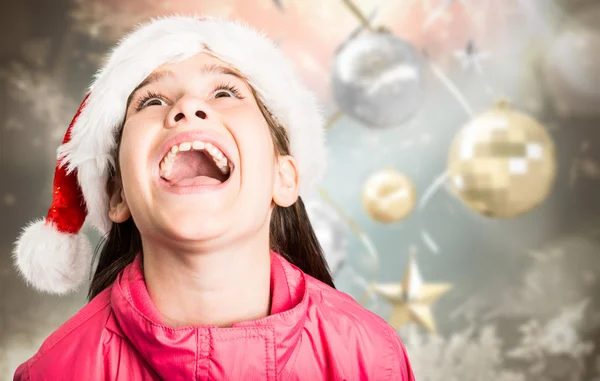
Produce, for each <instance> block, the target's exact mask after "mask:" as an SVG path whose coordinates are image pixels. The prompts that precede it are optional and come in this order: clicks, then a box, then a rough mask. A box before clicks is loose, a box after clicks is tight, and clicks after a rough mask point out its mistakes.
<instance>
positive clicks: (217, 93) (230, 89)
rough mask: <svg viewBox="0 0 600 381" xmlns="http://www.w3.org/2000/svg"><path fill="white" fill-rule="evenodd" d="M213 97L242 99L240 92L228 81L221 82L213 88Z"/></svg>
mask: <svg viewBox="0 0 600 381" xmlns="http://www.w3.org/2000/svg"><path fill="white" fill-rule="evenodd" d="M212 98H213V99H217V98H237V99H244V97H243V96H242V93H241V92H240V91H239V90H238V88H237V87H235V85H232V84H229V83H222V84H220V85H219V86H217V87H216V88H215V90H213V95H212Z"/></svg>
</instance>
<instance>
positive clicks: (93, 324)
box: [14, 287, 112, 380]
mask: <svg viewBox="0 0 600 381" xmlns="http://www.w3.org/2000/svg"><path fill="white" fill-rule="evenodd" d="M111 311H112V310H111V306H110V287H109V288H107V289H106V290H104V291H103V292H101V293H100V294H98V296H96V297H95V298H94V299H93V300H92V301H90V302H89V303H87V304H86V305H85V306H84V307H83V308H81V310H79V311H78V312H77V313H76V314H75V315H73V316H72V317H71V318H70V319H69V320H67V321H66V322H65V323H63V324H62V325H61V326H60V327H58V328H57V329H56V330H55V331H54V332H52V333H51V334H50V335H49V336H48V337H47V338H46V340H44V342H43V343H42V345H41V346H40V348H39V350H38V351H37V353H36V354H35V355H33V357H31V358H30V359H29V360H27V361H26V362H25V363H23V364H21V365H20V366H19V367H18V368H17V370H16V373H15V378H14V379H15V380H29V379H30V377H31V374H33V373H40V372H42V373H44V372H46V371H52V370H58V369H62V364H64V365H65V366H67V368H66V369H69V366H70V365H69V364H72V361H74V360H75V358H76V357H77V355H78V354H82V350H84V348H90V347H94V346H95V347H97V346H98V345H100V343H101V338H102V335H103V331H104V326H105V324H106V322H107V321H108V318H109V316H110V314H111ZM34 370H35V371H34Z"/></svg>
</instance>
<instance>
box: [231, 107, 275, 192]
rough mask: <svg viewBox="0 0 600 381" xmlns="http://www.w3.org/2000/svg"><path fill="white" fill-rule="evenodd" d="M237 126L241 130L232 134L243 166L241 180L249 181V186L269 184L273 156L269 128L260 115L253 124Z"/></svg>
mask: <svg viewBox="0 0 600 381" xmlns="http://www.w3.org/2000/svg"><path fill="white" fill-rule="evenodd" d="M257 119H258V120H257ZM238 126H241V127H242V128H237V129H236V130H235V131H232V132H233V133H234V138H235V140H236V141H237V144H238V147H239V150H240V159H241V163H242V166H243V167H242V171H243V173H242V180H243V181H244V182H248V181H250V182H251V185H252V183H254V184H256V185H257V186H260V184H261V183H266V184H269V183H271V182H272V178H273V168H274V167H273V166H274V165H275V163H274V159H275V155H274V146H273V140H272V138H271V134H270V132H269V126H268V125H267V123H266V122H265V121H264V119H263V118H262V114H261V115H260V118H256V119H255V122H254V123H252V124H250V123H248V122H246V123H245V124H244V123H241V124H239V123H238ZM244 127H245V128H244ZM266 184H265V185H266ZM261 188H262V187H261Z"/></svg>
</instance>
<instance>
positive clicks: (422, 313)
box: [371, 254, 452, 333]
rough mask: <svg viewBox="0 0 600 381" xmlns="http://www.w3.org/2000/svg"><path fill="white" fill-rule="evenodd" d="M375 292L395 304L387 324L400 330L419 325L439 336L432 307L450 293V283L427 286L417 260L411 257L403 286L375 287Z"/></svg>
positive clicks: (373, 288)
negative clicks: (408, 325)
mask: <svg viewBox="0 0 600 381" xmlns="http://www.w3.org/2000/svg"><path fill="white" fill-rule="evenodd" d="M371 288H372V291H373V292H374V293H375V294H377V295H379V296H381V297H383V298H384V299H386V300H387V301H388V302H389V303H390V304H392V312H391V316H390V317H389V319H388V323H389V324H390V325H391V326H392V327H394V328H396V329H398V328H400V327H401V326H403V325H405V324H408V323H412V322H414V323H417V324H419V325H420V326H421V327H423V328H424V329H426V330H427V331H429V332H430V333H435V332H436V324H435V319H434V316H433V314H432V313H431V305H432V304H433V303H434V302H435V301H436V300H438V299H439V298H440V297H441V296H442V295H444V294H445V293H447V292H448V291H450V289H451V288H452V285H450V284H448V283H424V282H423V278H422V277H421V273H420V271H419V268H418V267H417V263H416V261H415V259H414V256H413V255H412V254H411V255H410V258H409V262H408V267H407V269H406V273H405V275H404V279H403V281H402V283H400V284H398V283H389V284H374V285H372V286H371Z"/></svg>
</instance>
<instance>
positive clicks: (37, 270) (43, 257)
mask: <svg viewBox="0 0 600 381" xmlns="http://www.w3.org/2000/svg"><path fill="white" fill-rule="evenodd" d="M13 259H14V261H15V264H16V266H17V269H18V270H19V272H20V273H21V275H23V277H24V278H25V280H26V281H27V283H29V284H30V285H31V286H33V287H34V288H36V289H37V290H40V291H44V292H48V293H51V294H59V295H62V294H66V293H69V292H71V291H74V290H76V289H77V288H78V287H79V286H80V285H81V283H83V281H84V279H85V276H86V274H87V273H88V271H89V269H90V266H91V262H92V247H91V244H90V242H89V240H88V239H87V237H86V236H85V234H83V233H81V232H80V233H79V234H69V233H62V232H59V231H58V230H56V229H55V228H54V227H53V226H52V225H49V224H46V223H45V221H44V220H43V219H42V220H38V221H35V222H33V223H31V224H30V225H28V226H27V227H26V228H25V229H24V230H23V233H22V234H21V235H20V236H19V239H18V240H17V243H16V246H15V250H14V253H13Z"/></svg>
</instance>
